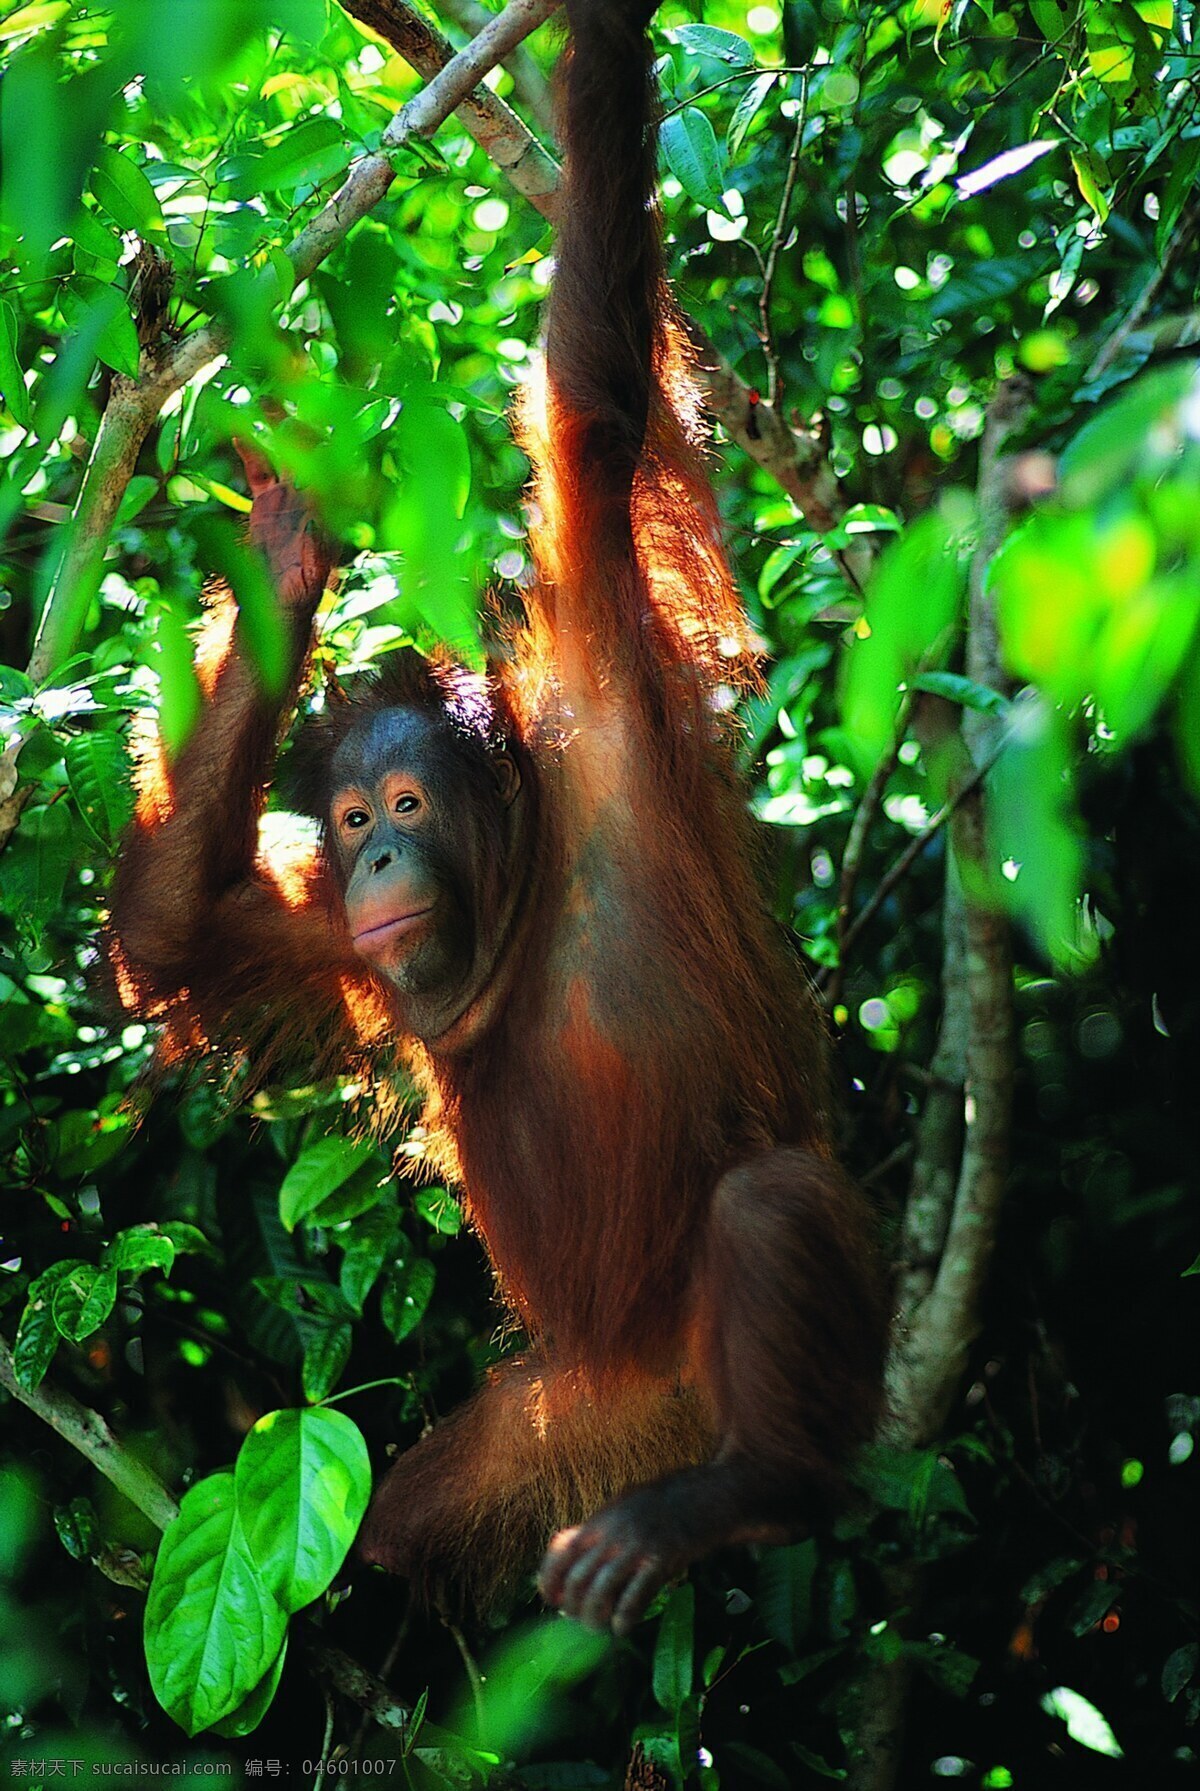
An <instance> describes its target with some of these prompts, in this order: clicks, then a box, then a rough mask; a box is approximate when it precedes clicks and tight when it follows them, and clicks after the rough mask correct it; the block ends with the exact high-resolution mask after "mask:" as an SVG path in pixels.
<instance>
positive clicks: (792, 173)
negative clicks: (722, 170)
mask: <svg viewBox="0 0 1200 1791" xmlns="http://www.w3.org/2000/svg"><path fill="white" fill-rule="evenodd" d="M807 111H808V81H807V79H806V78H805V77H803V76H802V77H801V80H800V99H799V103H798V104H797V107H796V125H795V129H794V130H793V132H792V147H791V150H790V152H789V154H788V163H787V173H786V175H785V176H784V181H783V192H782V194H781V195H780V199H779V211H778V213H777V215H776V218H775V228H774V230H773V231H772V232H771V242H770V246H769V248H768V249H767V255H766V261H765V263H764V266H763V283H762V291H761V293H760V294H759V299H758V334H759V340H760V341H761V343H762V351H763V359H764V360H765V361H766V363H767V403H768V404H772V405H774V404H778V402H779V356H778V355H777V354H776V353H775V339H774V336H773V334H772V331H771V290H772V288H773V286H774V284H775V270H776V268H777V267H778V266H779V251H780V249H781V248H782V247H783V239H784V237H785V236H786V234H787V221H788V212H789V211H790V209H791V204H792V194H793V192H794V191H795V187H796V176H797V174H798V173H799V172H800V151H801V149H802V148H803V146H804V122H805V115H806V113H807Z"/></svg>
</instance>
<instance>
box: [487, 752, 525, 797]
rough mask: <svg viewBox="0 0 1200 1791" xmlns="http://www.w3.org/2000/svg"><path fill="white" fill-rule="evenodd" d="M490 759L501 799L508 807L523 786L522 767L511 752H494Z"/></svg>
mask: <svg viewBox="0 0 1200 1791" xmlns="http://www.w3.org/2000/svg"><path fill="white" fill-rule="evenodd" d="M490 761H491V767H492V776H493V777H494V778H495V780H496V788H497V789H498V790H499V792H500V800H501V802H502V803H503V804H504V806H505V808H507V807H508V805H509V804H510V803H511V802H512V801H513V800H514V798H515V797H516V794H517V791H518V790H519V789H520V788H521V768H520V766H519V765H518V764H517V761H516V760H515V759H514V758H513V756H512V754H511V753H510V752H493V753H492V754H490Z"/></svg>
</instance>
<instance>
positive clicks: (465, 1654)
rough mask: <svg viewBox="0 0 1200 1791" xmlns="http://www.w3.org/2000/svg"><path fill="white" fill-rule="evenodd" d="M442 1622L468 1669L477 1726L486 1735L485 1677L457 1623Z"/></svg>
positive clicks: (443, 1619) (444, 1619)
mask: <svg viewBox="0 0 1200 1791" xmlns="http://www.w3.org/2000/svg"><path fill="white" fill-rule="evenodd" d="M442 1622H443V1623H444V1624H445V1625H446V1628H447V1629H448V1630H449V1631H450V1634H451V1635H452V1636H453V1637H454V1645H455V1647H456V1648H457V1649H458V1652H459V1653H460V1654H461V1656H462V1663H463V1666H464V1667H465V1668H466V1673H467V1680H468V1683H469V1684H470V1687H471V1699H472V1701H473V1703H474V1705H475V1722H476V1726H477V1728H478V1731H479V1733H480V1734H481V1735H482V1734H483V1733H484V1729H485V1723H484V1709H483V1676H482V1674H481V1673H480V1671H479V1667H478V1665H477V1664H476V1661H475V1656H474V1655H473V1654H472V1653H471V1650H470V1649H469V1648H468V1647H467V1638H466V1636H465V1635H464V1634H463V1632H462V1630H461V1629H459V1627H458V1625H457V1624H456V1623H451V1621H450V1619H449V1618H448V1617H443V1618H442Z"/></svg>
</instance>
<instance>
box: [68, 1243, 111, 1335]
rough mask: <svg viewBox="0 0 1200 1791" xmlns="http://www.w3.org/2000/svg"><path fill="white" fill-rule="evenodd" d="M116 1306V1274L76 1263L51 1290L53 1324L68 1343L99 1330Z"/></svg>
mask: <svg viewBox="0 0 1200 1791" xmlns="http://www.w3.org/2000/svg"><path fill="white" fill-rule="evenodd" d="M116 1303H117V1271H116V1270H115V1269H113V1268H101V1269H98V1268H95V1267H93V1265H92V1264H91V1263H79V1264H78V1265H77V1266H76V1267H75V1268H73V1269H72V1270H71V1272H70V1274H69V1275H64V1276H63V1277H62V1279H61V1280H60V1281H59V1283H58V1285H57V1287H56V1288H55V1289H54V1322H55V1324H56V1325H57V1327H58V1329H59V1331H60V1332H61V1333H62V1335H63V1336H64V1337H66V1338H67V1339H68V1341H69V1342H71V1343H82V1342H83V1340H84V1338H85V1337H90V1336H91V1335H92V1332H93V1331H98V1330H99V1329H100V1326H101V1325H102V1324H103V1323H104V1321H105V1320H106V1319H107V1318H108V1316H109V1314H110V1313H111V1312H112V1309H113V1307H114V1306H115V1305H116Z"/></svg>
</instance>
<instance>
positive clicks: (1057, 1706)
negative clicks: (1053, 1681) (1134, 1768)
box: [1042, 1685, 1124, 1760]
mask: <svg viewBox="0 0 1200 1791" xmlns="http://www.w3.org/2000/svg"><path fill="white" fill-rule="evenodd" d="M1042 1709H1043V1710H1044V1711H1045V1712H1046V1714H1047V1715H1048V1716H1059V1717H1061V1718H1062V1720H1063V1722H1064V1723H1066V1725H1067V1734H1068V1735H1069V1736H1070V1737H1071V1740H1072V1741H1077V1742H1078V1743H1079V1745H1080V1747H1086V1748H1089V1749H1090V1750H1091V1752H1092V1753H1093V1754H1107V1755H1108V1756H1109V1758H1110V1759H1113V1760H1120V1759H1122V1758H1123V1757H1124V1756H1123V1754H1122V1750H1121V1748H1120V1747H1119V1746H1118V1745H1117V1738H1116V1736H1115V1735H1114V1734H1113V1732H1112V1729H1111V1728H1110V1727H1109V1724H1108V1722H1107V1720H1106V1719H1105V1718H1104V1717H1103V1716H1101V1714H1100V1712H1099V1711H1098V1710H1097V1709H1096V1706H1095V1705H1094V1704H1089V1703H1088V1700H1087V1699H1086V1698H1084V1697H1081V1696H1080V1694H1079V1693H1078V1692H1077V1691H1072V1690H1071V1689H1070V1687H1069V1686H1066V1685H1059V1686H1056V1687H1055V1688H1054V1690H1053V1691H1048V1692H1047V1693H1046V1695H1045V1696H1044V1697H1043V1699H1042Z"/></svg>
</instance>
